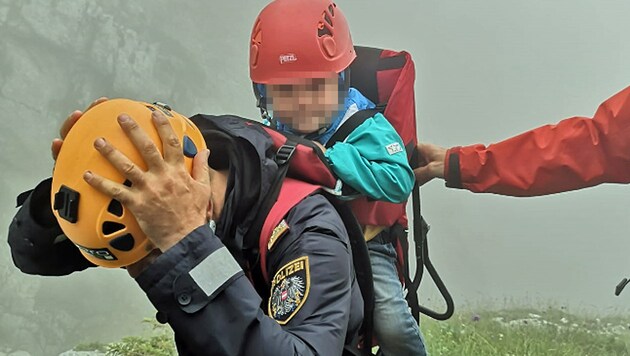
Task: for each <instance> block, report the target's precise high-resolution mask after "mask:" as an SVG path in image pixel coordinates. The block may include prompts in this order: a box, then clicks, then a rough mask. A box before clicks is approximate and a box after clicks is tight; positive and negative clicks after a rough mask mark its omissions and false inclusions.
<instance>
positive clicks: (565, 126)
mask: <svg viewBox="0 0 630 356" xmlns="http://www.w3.org/2000/svg"><path fill="white" fill-rule="evenodd" d="M444 176H445V177H446V185H447V186H448V187H453V188H463V189H468V190H470V191H472V192H487V193H496V194H502V195H511V196H536V195H545V194H553V193H558V192H564V191H569V190H575V189H580V188H585V187H591V186H594V185H598V184H601V183H630V87H627V88H625V89H624V90H622V91H621V92H619V93H617V94H615V95H614V96H613V97H611V98H610V99H608V100H606V101H605V102H603V103H602V104H601V105H600V106H599V108H598V110H597V112H596V113H595V116H594V117H593V118H586V117H573V118H569V119H565V120H563V121H560V122H559V123H557V124H556V125H545V126H542V127H539V128H536V129H533V130H531V131H527V132H525V133H522V134H520V135H517V136H514V137H512V138H509V139H507V140H504V141H501V142H498V143H495V144H491V145H489V146H487V147H486V146H484V145H481V144H477V145H472V146H466V147H454V148H451V149H449V150H448V152H447V154H446V162H445V172H444Z"/></svg>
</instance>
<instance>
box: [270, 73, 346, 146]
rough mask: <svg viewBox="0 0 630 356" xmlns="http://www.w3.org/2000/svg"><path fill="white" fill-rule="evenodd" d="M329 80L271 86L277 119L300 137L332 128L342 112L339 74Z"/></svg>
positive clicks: (272, 105) (312, 80)
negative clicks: (335, 119)
mask: <svg viewBox="0 0 630 356" xmlns="http://www.w3.org/2000/svg"><path fill="white" fill-rule="evenodd" d="M333 74H334V75H331V76H329V77H326V78H307V79H292V80H288V81H287V82H286V84H269V85H267V96H268V105H269V108H270V109H271V110H272V111H273V117H274V118H276V119H278V120H280V121H281V122H282V123H284V124H287V125H288V126H290V127H291V128H292V129H293V130H295V131H297V132H300V133H310V132H314V131H317V130H318V129H320V128H322V127H325V126H328V125H329V124H330V123H331V121H332V118H333V117H334V116H335V115H337V113H338V112H339V111H340V110H341V109H342V108H341V104H342V103H340V100H339V98H340V97H343V95H340V93H339V83H338V79H337V74H335V73H333Z"/></svg>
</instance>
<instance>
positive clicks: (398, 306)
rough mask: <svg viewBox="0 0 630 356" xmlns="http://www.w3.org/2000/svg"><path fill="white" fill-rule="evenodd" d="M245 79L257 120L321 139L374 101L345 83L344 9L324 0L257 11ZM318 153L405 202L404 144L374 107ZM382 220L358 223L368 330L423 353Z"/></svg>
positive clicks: (389, 351)
mask: <svg viewBox="0 0 630 356" xmlns="http://www.w3.org/2000/svg"><path fill="white" fill-rule="evenodd" d="M250 46H251V47H250V63H249V65H250V77H251V80H252V82H253V83H254V91H255V92H256V94H257V99H258V100H259V106H260V108H261V112H262V114H263V119H264V120H266V121H267V122H268V123H270V124H271V125H273V126H275V127H276V128H278V129H279V130H281V131H286V132H291V133H294V134H298V135H300V136H303V137H305V138H308V139H311V140H313V141H315V142H317V143H319V144H320V145H321V147H322V148H323V147H324V145H326V143H327V142H328V140H329V139H330V138H331V136H332V135H333V134H334V133H335V131H336V130H337V129H338V128H339V127H340V126H341V125H342V124H343V122H344V121H345V120H347V119H348V118H350V117H351V116H352V114H354V113H355V112H357V111H359V110H363V109H369V108H374V106H375V105H374V103H372V102H371V101H370V100H368V99H367V98H366V97H364V96H363V95H362V94H361V93H360V92H359V91H357V90H356V89H354V88H350V87H349V83H350V80H349V76H350V73H349V69H348V68H349V66H350V64H351V63H352V61H353V60H354V59H355V57H356V54H355V52H354V47H353V44H352V39H351V37H350V31H349V29H348V24H347V22H346V19H345V17H344V15H343V14H342V13H341V11H340V10H339V9H338V8H337V7H336V5H335V4H334V3H333V2H332V1H331V0H275V1H273V2H272V3H270V4H269V5H267V7H265V8H264V9H263V10H262V11H261V13H260V14H259V16H258V18H257V20H256V22H255V24H254V28H253V30H252V37H251V44H250ZM323 150H324V151H325V153H324V154H325V157H326V159H327V160H328V162H329V163H330V165H331V167H332V170H333V171H334V173H335V174H336V175H337V177H339V178H340V179H341V180H342V181H343V183H344V184H346V185H349V186H350V187H352V188H353V189H354V190H356V191H358V192H359V193H361V194H362V195H365V196H367V197H369V198H372V199H375V200H383V201H388V202H394V203H401V202H404V201H405V200H406V199H407V197H408V196H409V194H410V192H411V190H412V188H413V184H414V175H413V171H412V169H411V167H410V166H409V164H408V160H407V155H406V152H405V150H404V144H403V142H402V140H401V138H400V136H399V135H398V134H397V133H396V130H395V129H394V128H393V127H392V126H391V124H390V123H389V122H388V121H387V119H386V118H385V117H384V116H383V115H381V114H380V113H377V114H375V115H374V116H373V117H370V118H368V119H366V120H365V122H363V123H362V124H361V125H359V126H358V127H357V128H356V129H355V130H354V131H352V132H351V133H350V134H349V135H348V137H347V138H346V139H345V140H344V141H343V142H342V141H340V142H337V143H335V144H334V145H332V147H329V148H328V149H323ZM388 232H389V231H388V226H365V227H364V233H365V237H366V240H368V249H369V252H370V260H371V264H372V272H373V275H374V278H373V279H374V294H375V310H374V332H375V335H376V337H377V339H378V342H379V345H380V350H381V351H382V353H383V354H385V355H426V351H425V347H424V341H423V338H422V334H421V333H420V330H419V328H418V324H417V323H416V322H415V319H414V318H413V316H412V315H411V313H410V311H409V309H408V306H407V302H406V300H405V298H404V294H403V289H402V285H401V283H400V281H399V279H398V275H397V270H396V252H395V250H394V248H393V246H392V243H391V240H390V239H389V233H388Z"/></svg>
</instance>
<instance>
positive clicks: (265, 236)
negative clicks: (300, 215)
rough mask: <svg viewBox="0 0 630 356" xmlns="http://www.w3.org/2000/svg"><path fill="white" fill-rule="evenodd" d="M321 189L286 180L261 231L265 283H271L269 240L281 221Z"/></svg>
mask: <svg viewBox="0 0 630 356" xmlns="http://www.w3.org/2000/svg"><path fill="white" fill-rule="evenodd" d="M320 188H321V187H319V186H317V185H313V184H309V183H306V182H301V181H298V180H295V179H292V178H285V179H284V182H283V183H282V187H281V188H280V192H279V194H278V197H277V200H275V203H274V204H273V206H272V207H271V210H269V214H267V218H266V220H265V222H264V223H263V225H262V229H261V230H260V238H259V245H258V249H259V251H260V267H261V272H262V276H263V278H264V279H265V282H267V283H269V275H268V274H267V252H268V250H269V249H268V246H267V245H268V243H269V238H270V237H271V235H272V232H273V229H274V228H275V227H276V226H278V224H280V221H282V219H283V218H284V217H285V216H286V215H287V213H288V212H289V210H291V209H292V208H293V207H294V206H295V205H297V203H299V202H301V201H302V200H303V199H304V198H306V197H307V196H309V195H311V194H313V193H314V192H315V191H317V190H318V189H320Z"/></svg>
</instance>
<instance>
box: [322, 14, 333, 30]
mask: <svg viewBox="0 0 630 356" xmlns="http://www.w3.org/2000/svg"><path fill="white" fill-rule="evenodd" d="M324 20H325V21H326V22H327V23H328V24H329V25H330V26H331V27H332V25H333V23H332V20H331V19H330V16H328V13H327V12H324Z"/></svg>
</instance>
